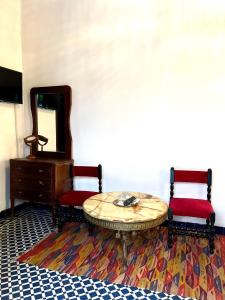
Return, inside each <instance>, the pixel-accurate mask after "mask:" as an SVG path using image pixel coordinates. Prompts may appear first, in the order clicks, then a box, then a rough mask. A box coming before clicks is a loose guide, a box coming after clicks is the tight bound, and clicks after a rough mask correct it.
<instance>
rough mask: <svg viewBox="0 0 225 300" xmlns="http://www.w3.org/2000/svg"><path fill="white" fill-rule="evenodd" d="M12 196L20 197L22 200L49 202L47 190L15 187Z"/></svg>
mask: <svg viewBox="0 0 225 300" xmlns="http://www.w3.org/2000/svg"><path fill="white" fill-rule="evenodd" d="M13 197H15V198H18V199H22V200H29V201H33V202H49V201H50V199H51V193H48V192H40V191H38V192H35V191H28V190H22V189H18V190H17V189H16V190H14V192H13Z"/></svg>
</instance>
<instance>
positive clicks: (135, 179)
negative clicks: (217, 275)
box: [22, 0, 225, 226]
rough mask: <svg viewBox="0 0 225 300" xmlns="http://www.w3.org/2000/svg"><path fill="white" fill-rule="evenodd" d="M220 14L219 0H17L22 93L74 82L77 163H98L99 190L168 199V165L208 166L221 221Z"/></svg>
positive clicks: (224, 104)
mask: <svg viewBox="0 0 225 300" xmlns="http://www.w3.org/2000/svg"><path fill="white" fill-rule="evenodd" d="M224 19H225V2H224V1H219V0H218V1H210V0H208V1H206V0H173V1H172V0H170V1H159V0H152V1H150V0H107V1H103V0H85V1H84V0H76V1H74V0H66V1H61V0H48V1H46V0H32V1H29V0H22V33H23V35H22V37H23V38H22V45H23V47H22V51H23V68H24V83H25V85H24V87H25V95H28V94H29V90H30V88H31V87H33V86H43V85H45V86H48V85H62V84H68V85H70V86H71V87H72V91H73V107H72V114H71V127H72V136H73V155H74V158H75V162H76V164H96V163H99V162H101V163H102V165H103V171H104V191H110V190H133V191H143V192H148V193H152V194H155V195H159V196H160V197H162V198H163V199H165V200H166V201H168V199H169V169H170V167H171V166H174V167H176V168H187V169H202V170H205V169H207V168H208V167H211V168H212V169H213V203H214V207H215V211H216V215H217V221H216V223H217V225H220V226H225V220H224V218H223V216H224V214H225V202H224V199H225V190H224V183H223V180H224V176H223V174H224V153H225V149H224V143H223V128H224V127H225V119H224V110H225V87H224V80H225V55H224V53H225V27H224ZM27 101H28V99H27ZM26 109H27V111H26V116H27V118H29V121H28V122H27V124H26V127H27V133H30V132H31V120H30V117H31V114H30V111H29V106H28V105H27V106H26Z"/></svg>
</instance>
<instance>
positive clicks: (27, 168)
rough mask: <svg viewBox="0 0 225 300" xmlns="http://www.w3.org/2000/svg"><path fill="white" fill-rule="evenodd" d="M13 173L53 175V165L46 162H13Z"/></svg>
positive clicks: (32, 175) (24, 175)
mask: <svg viewBox="0 0 225 300" xmlns="http://www.w3.org/2000/svg"><path fill="white" fill-rule="evenodd" d="M10 171H11V173H12V174H13V176H14V177H20V178H22V177H38V178H41V177H45V176H51V171H52V165H51V164H46V163H28V162H18V161H17V162H15V161H12V162H11V170H10Z"/></svg>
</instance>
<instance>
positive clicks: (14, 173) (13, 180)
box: [10, 158, 73, 225]
mask: <svg viewBox="0 0 225 300" xmlns="http://www.w3.org/2000/svg"><path fill="white" fill-rule="evenodd" d="M72 164H73V161H72V160H63V159H46V158H36V159H27V158H16V159H11V160H10V199H11V209H12V214H13V211H14V202H15V199H22V200H28V201H31V202H38V203H43V204H48V205H50V206H51V207H52V212H53V224H54V225H55V223H56V219H55V208H56V201H57V198H58V196H59V195H61V194H62V193H64V192H66V191H68V190H70V189H71V187H72V179H71V178H72V176H71V170H72Z"/></svg>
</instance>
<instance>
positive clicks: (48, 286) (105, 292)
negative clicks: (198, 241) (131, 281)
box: [0, 208, 190, 300]
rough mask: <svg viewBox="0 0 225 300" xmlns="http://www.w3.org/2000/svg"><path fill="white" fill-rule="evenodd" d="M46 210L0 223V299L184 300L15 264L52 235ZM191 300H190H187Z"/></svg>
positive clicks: (27, 210) (30, 210) (23, 213)
mask: <svg viewBox="0 0 225 300" xmlns="http://www.w3.org/2000/svg"><path fill="white" fill-rule="evenodd" d="M52 230H53V228H52V227H51V214H50V212H49V211H48V210H45V209H39V208H25V209H24V210H23V211H20V212H18V213H17V214H16V216H15V218H14V219H13V220H11V219H10V218H4V219H1V220H0V288H1V289H0V299H1V300H8V299H9V300H10V299H18V300H22V299H26V300H35V299H46V300H50V299H58V300H59V299H71V300H72V299H78V300H86V299H92V300H124V299H125V300H133V299H139V300H141V299H146V300H148V299H152V300H153V299H168V300H180V299H184V298H182V297H178V296H172V295H167V294H165V293H156V292H152V291H150V290H146V289H145V290H142V289H138V288H135V287H128V286H123V285H120V284H112V283H108V282H103V281H98V280H93V279H90V278H87V277H84V276H70V275H68V274H63V273H59V272H55V271H50V270H47V269H40V268H38V267H37V266H31V265H28V264H24V263H18V262H17V261H16V257H17V256H19V255H20V254H22V253H23V252H24V251H26V250H28V249H29V248H31V247H32V246H33V245H34V244H36V243H37V242H38V241H39V240H41V239H42V238H43V237H44V236H45V235H47V234H48V233H49V232H51V231H52ZM186 299H190V298H186Z"/></svg>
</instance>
